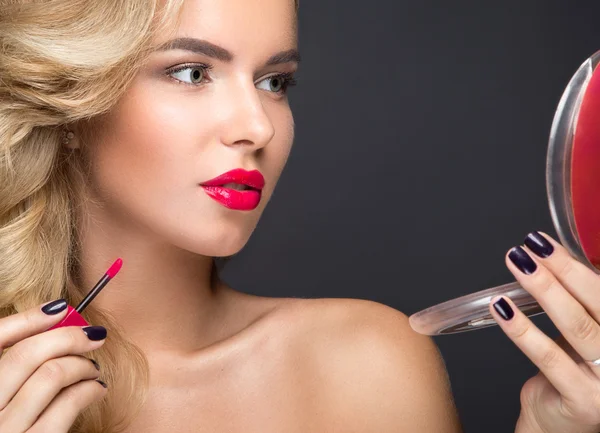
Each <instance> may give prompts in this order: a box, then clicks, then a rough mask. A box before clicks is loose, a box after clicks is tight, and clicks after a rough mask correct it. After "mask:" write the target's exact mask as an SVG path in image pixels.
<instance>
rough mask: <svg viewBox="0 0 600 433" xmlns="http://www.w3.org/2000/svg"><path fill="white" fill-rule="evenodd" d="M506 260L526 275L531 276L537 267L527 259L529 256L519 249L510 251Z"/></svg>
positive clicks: (529, 258) (531, 260) (515, 248)
mask: <svg viewBox="0 0 600 433" xmlns="http://www.w3.org/2000/svg"><path fill="white" fill-rule="evenodd" d="M508 258H509V259H510V261H511V262H513V263H514V264H515V266H516V267H517V268H519V270H520V271H521V272H523V273H524V274H526V275H531V274H533V273H534V272H535V270H536V269H537V265H536V264H535V262H534V261H533V259H532V258H531V257H529V254H527V253H526V252H525V250H524V249H523V248H521V247H514V248H513V249H512V250H510V253H508Z"/></svg>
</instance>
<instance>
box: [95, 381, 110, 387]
mask: <svg viewBox="0 0 600 433" xmlns="http://www.w3.org/2000/svg"><path fill="white" fill-rule="evenodd" d="M96 382H98V383H99V384H100V385H102V386H103V387H104V388H108V385H107V384H105V383H104V382H102V381H101V380H100V379H96Z"/></svg>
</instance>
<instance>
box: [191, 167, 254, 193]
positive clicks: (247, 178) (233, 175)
mask: <svg viewBox="0 0 600 433" xmlns="http://www.w3.org/2000/svg"><path fill="white" fill-rule="evenodd" d="M226 183H239V184H241V185H247V186H249V187H251V188H255V189H259V190H260V189H263V188H264V186H265V178H264V177H263V175H262V173H261V172H260V171H258V170H252V171H247V170H244V169H243V168H236V169H234V170H230V171H228V172H226V173H223V174H221V175H219V176H217V177H215V178H214V179H210V180H207V181H205V182H202V183H201V184H200V185H202V186H221V185H224V184H226Z"/></svg>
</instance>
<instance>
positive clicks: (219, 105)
mask: <svg viewBox="0 0 600 433" xmlns="http://www.w3.org/2000/svg"><path fill="white" fill-rule="evenodd" d="M178 38H187V39H182V40H180V41H179V42H177V43H174V44H173V43H171V44H169V45H170V46H171V47H175V48H174V49H171V48H169V47H167V49H158V50H157V51H155V52H154V53H153V54H152V55H151V57H150V59H149V61H148V63H147V65H146V66H145V68H144V69H143V70H141V72H140V73H139V75H138V76H137V77H136V79H135V81H134V83H133V85H132V86H131V87H130V88H129V89H128V91H127V93H126V94H125V95H124V97H123V98H122V99H121V100H120V101H119V103H118V105H117V106H116V107H115V109H114V110H112V111H111V112H110V113H108V114H107V115H105V116H103V117H102V118H101V120H100V121H99V126H100V127H99V128H97V129H98V131H99V132H98V134H97V135H96V136H95V137H94V139H93V143H91V144H90V145H89V155H88V157H89V158H90V159H91V163H92V164H91V166H92V173H91V177H90V186H91V193H92V194H93V195H94V197H95V198H96V199H99V200H100V202H101V203H103V206H102V211H101V212H103V214H102V215H103V216H104V217H106V218H109V219H110V220H111V223H112V224H118V225H120V226H123V227H124V228H125V229H126V230H128V233H130V234H134V235H135V234H140V235H142V236H149V237H151V238H153V239H152V241H153V242H154V241H155V240H156V239H158V241H159V242H167V243H169V244H173V245H176V246H178V247H180V248H183V249H186V250H189V251H192V252H195V253H198V254H202V255H206V256H226V255H230V254H233V253H235V252H237V251H238V250H240V249H241V248H242V247H243V246H244V244H245V243H246V242H247V240H248V238H249V236H250V235H251V233H252V231H253V229H254V228H255V226H256V224H257V222H258V219H259V217H260V215H261V214H262V212H263V210H264V208H265V206H266V204H267V202H268V201H269V199H270V198H271V195H272V194H273V190H274V188H275V184H276V183H277V180H278V178H279V176H280V174H281V171H282V170H283V167H284V165H285V163H286V160H287V158H288V155H289V153H290V149H291V146H292V141H293V137H294V123H293V118H292V113H291V111H290V107H289V104H288V100H287V97H286V92H285V90H286V83H288V82H291V81H290V77H291V74H293V73H294V72H295V70H296V69H297V66H298V64H297V52H296V49H297V34H296V12H295V7H294V2H293V0H287V1H286V0H185V4H184V7H183V11H182V20H181V24H180V27H179V28H178V30H177V33H176V35H175V37H174V38H173V37H169V39H168V41H172V40H173V39H178ZM168 41H167V40H166V39H164V38H163V39H158V40H157V41H156V45H157V46H163V47H164V46H165V44H166V43H167V42H168ZM95 129H96V128H95ZM240 168H241V169H244V170H247V171H253V170H259V171H260V173H261V174H262V176H264V181H265V183H264V188H262V190H261V191H260V194H259V193H258V192H257V191H247V192H240V191H231V190H230V189H219V188H212V189H211V188H203V187H201V186H200V184H201V183H203V182H205V181H208V180H210V179H213V178H215V177H217V176H219V175H221V174H223V173H225V172H229V171H230V170H233V169H240ZM258 177H259V178H260V176H258ZM234 182H235V180H234ZM217 183H218V182H217ZM220 183H224V182H220ZM253 186H254V185H253ZM213 195H214V196H221V197H225V200H224V202H223V203H221V202H220V201H218V200H216V199H215V198H213ZM259 197H260V200H259V201H257V198H259Z"/></svg>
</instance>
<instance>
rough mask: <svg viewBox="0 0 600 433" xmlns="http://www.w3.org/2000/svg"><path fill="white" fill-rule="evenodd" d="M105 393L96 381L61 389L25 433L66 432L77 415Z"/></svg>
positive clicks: (85, 381) (87, 381)
mask: <svg viewBox="0 0 600 433" xmlns="http://www.w3.org/2000/svg"><path fill="white" fill-rule="evenodd" d="M107 392H108V389H107V388H105V387H104V385H102V383H101V381H96V380H84V381H81V382H77V383H76V384H74V385H71V386H69V387H68V388H65V389H63V390H62V391H61V392H60V393H59V394H58V396H57V397H56V398H55V399H54V400H52V403H50V405H48V407H47V408H46V410H45V411H44V412H43V413H42V415H41V416H40V417H39V418H38V420H37V421H36V422H35V424H33V426H32V427H31V428H30V429H29V430H28V431H27V433H46V432H60V433H63V432H64V433H66V432H68V431H69V429H70V428H71V426H72V425H73V423H74V422H75V419H76V418H77V416H78V415H79V413H80V412H81V411H83V410H84V409H85V408H86V407H88V406H89V405H90V404H92V403H94V402H96V401H99V400H101V399H102V398H104V396H105V395H106V394H107Z"/></svg>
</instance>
